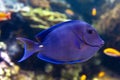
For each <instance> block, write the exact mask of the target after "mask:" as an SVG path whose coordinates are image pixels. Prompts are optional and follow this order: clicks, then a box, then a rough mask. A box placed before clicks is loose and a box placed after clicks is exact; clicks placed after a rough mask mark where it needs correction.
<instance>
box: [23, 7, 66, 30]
mask: <svg viewBox="0 0 120 80" xmlns="http://www.w3.org/2000/svg"><path fill="white" fill-rule="evenodd" d="M22 15H23V16H24V17H25V19H26V20H28V21H29V22H30V24H31V27H33V28H43V29H46V28H48V27H50V26H52V25H54V24H56V23H59V22H62V21H65V20H67V17H66V15H65V14H62V13H59V12H52V11H50V10H47V9H46V10H43V9H42V8H35V9H32V8H31V11H30V12H28V13H23V12H22Z"/></svg>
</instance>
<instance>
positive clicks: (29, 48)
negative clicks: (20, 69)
mask: <svg viewBox="0 0 120 80" xmlns="http://www.w3.org/2000/svg"><path fill="white" fill-rule="evenodd" d="M16 39H17V40H19V41H21V42H23V43H24V56H23V57H22V58H21V59H20V60H19V61H18V62H21V61H23V60H26V59H27V58H28V57H30V56H31V55H33V53H35V52H38V51H39V47H38V45H39V44H38V43H37V42H34V41H32V40H29V39H26V38H20V37H19V38H16Z"/></svg>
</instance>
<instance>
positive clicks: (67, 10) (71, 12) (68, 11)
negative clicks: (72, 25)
mask: <svg viewBox="0 0 120 80" xmlns="http://www.w3.org/2000/svg"><path fill="white" fill-rule="evenodd" d="M65 13H66V14H68V15H71V16H72V15H74V12H73V11H72V10H71V9H66V10H65Z"/></svg>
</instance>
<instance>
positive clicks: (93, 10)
mask: <svg viewBox="0 0 120 80" xmlns="http://www.w3.org/2000/svg"><path fill="white" fill-rule="evenodd" d="M91 14H92V16H96V14H97V10H96V8H93V9H92V12H91Z"/></svg>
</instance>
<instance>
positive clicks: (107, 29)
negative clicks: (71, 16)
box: [96, 4, 120, 50]
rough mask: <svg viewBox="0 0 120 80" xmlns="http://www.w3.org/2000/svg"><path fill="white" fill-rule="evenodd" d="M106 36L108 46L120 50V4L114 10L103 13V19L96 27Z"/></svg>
mask: <svg viewBox="0 0 120 80" xmlns="http://www.w3.org/2000/svg"><path fill="white" fill-rule="evenodd" d="M96 28H97V29H98V31H100V32H101V33H102V35H103V37H104V38H105V40H107V41H106V47H113V48H116V49H118V50H120V33H119V32H120V4H118V5H116V6H115V7H114V8H113V9H112V10H110V11H109V12H106V13H105V14H103V15H101V20H100V21H99V22H98V25H97V27H96Z"/></svg>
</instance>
